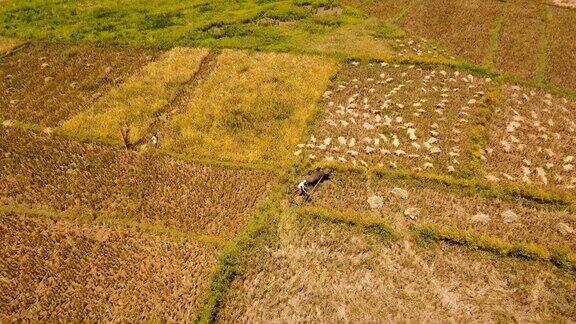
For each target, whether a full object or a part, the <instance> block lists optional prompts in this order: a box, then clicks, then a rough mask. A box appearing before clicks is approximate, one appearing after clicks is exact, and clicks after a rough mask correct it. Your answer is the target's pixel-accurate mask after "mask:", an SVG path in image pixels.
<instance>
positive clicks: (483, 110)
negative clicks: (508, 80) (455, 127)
mask: <svg viewBox="0 0 576 324" xmlns="http://www.w3.org/2000/svg"><path fill="white" fill-rule="evenodd" d="M501 96H502V85H501V84H500V83H494V84H492V86H491V88H490V90H489V92H488V93H487V94H486V95H485V96H484V97H483V98H482V102H481V104H480V108H479V109H478V111H477V112H476V113H475V115H474V119H473V121H472V125H471V126H470V129H469V130H468V136H467V138H468V143H467V149H466V161H465V162H464V163H463V164H462V166H460V168H459V171H460V173H461V175H462V176H463V177H465V178H471V177H473V176H476V175H477V171H478V169H479V168H480V165H481V163H482V154H483V152H484V149H485V148H486V146H487V145H488V133H489V125H490V121H491V120H492V117H493V115H494V111H495V109H496V107H497V106H498V105H499V104H500V99H501Z"/></svg>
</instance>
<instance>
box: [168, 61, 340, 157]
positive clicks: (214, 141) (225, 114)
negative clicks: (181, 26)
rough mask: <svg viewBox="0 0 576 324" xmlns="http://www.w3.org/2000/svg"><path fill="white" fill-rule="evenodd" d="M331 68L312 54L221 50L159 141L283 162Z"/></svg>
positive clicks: (191, 150)
mask: <svg viewBox="0 0 576 324" xmlns="http://www.w3.org/2000/svg"><path fill="white" fill-rule="evenodd" d="M335 69H336V64H335V62H333V61H331V60H325V59H322V58H318V57H311V56H302V55H291V54H266V53H254V54H250V53H247V52H240V51H231V50H225V51H223V52H222V54H221V55H219V56H218V60H217V63H216V67H215V69H214V71H213V72H212V74H210V76H209V77H208V78H207V79H206V80H205V82H204V83H202V84H201V85H200V86H199V87H198V88H197V89H196V91H195V95H194V97H193V98H192V100H191V101H190V103H189V104H188V106H187V109H186V110H185V112H184V113H182V114H179V115H176V116H175V117H174V119H173V120H172V121H170V122H169V124H168V125H167V127H168V128H169V130H168V134H167V135H166V139H165V141H164V142H165V144H163V145H165V147H167V148H168V149H170V150H172V151H175V152H183V153H184V154H186V155H190V156H200V157H211V158H218V159H225V160H235V161H243V162H261V161H264V162H272V163H283V162H284V161H286V160H289V159H290V158H291V157H292V155H291V154H290V150H291V148H292V147H294V146H295V145H296V144H297V143H298V141H299V140H300V138H301V136H302V132H303V128H304V127H305V126H306V122H307V121H308V120H309V119H310V118H311V117H312V116H313V115H314V114H315V113H316V110H317V109H316V108H317V107H316V105H317V100H318V99H319V98H320V97H321V94H322V91H323V90H324V89H325V88H326V87H327V84H328V82H329V79H330V77H331V76H332V75H333V74H334V73H335Z"/></svg>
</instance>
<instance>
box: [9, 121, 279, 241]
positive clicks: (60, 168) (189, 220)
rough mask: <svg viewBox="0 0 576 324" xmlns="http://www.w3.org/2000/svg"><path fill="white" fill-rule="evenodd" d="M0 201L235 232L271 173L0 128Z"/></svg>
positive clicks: (211, 232) (271, 178)
mask: <svg viewBox="0 0 576 324" xmlns="http://www.w3.org/2000/svg"><path fill="white" fill-rule="evenodd" d="M0 134H1V135H0V156H2V163H1V164H0V169H1V173H0V205H7V206H26V207H30V208H36V209H48V210H55V211H59V212H69V213H73V214H88V215H93V216H94V217H97V216H101V217H109V218H113V219H120V220H132V221H138V222H144V223H150V224H156V225H162V226H168V227H174V228H179V229H183V230H187V231H191V232H193V233H196V234H204V235H214V236H220V237H231V236H233V235H234V234H235V233H237V232H238V231H239V229H240V228H241V227H242V226H243V225H244V224H245V223H246V222H247V220H248V218H249V217H250V215H251V214H252V212H253V211H254V209H255V207H256V205H257V204H258V203H259V202H260V201H261V200H262V199H263V198H264V197H265V196H266V195H267V193H268V191H269V190H270V188H271V186H272V184H273V182H274V175H273V174H270V173H268V172H264V171H254V170H248V169H246V170H242V169H228V168H219V167H211V166H203V165H199V164H192V163H186V162H183V161H180V160H175V159H173V158H169V157H165V156H162V155H159V154H150V155H140V154H137V153H135V152H126V151H122V150H118V149H116V148H112V147H108V146H101V145H97V144H89V143H82V142H77V141H74V140H69V139H65V138H63V137H60V136H57V135H50V134H45V133H36V132H32V131H23V130H19V129H17V128H14V127H2V128H0Z"/></svg>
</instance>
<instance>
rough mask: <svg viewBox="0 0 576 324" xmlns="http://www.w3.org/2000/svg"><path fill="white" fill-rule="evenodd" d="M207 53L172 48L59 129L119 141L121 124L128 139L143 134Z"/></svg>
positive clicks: (77, 134) (194, 71)
mask: <svg viewBox="0 0 576 324" xmlns="http://www.w3.org/2000/svg"><path fill="white" fill-rule="evenodd" d="M207 54H208V50H206V49H193V48H174V49H172V50H170V51H168V52H166V53H164V55H162V56H161V57H160V58H159V59H158V61H155V62H152V63H150V64H148V65H146V66H145V67H144V68H143V69H142V70H141V71H139V72H138V73H136V74H135V75H133V76H132V77H131V78H130V79H128V80H127V81H126V82H125V83H124V84H122V85H121V86H119V87H118V88H115V89H112V90H111V91H110V92H109V93H108V94H106V96H104V97H103V98H101V99H100V100H99V101H98V102H97V103H96V104H95V106H94V108H93V109H92V110H90V111H88V112H85V113H83V114H80V115H77V116H75V117H73V118H72V119H70V120H68V121H66V123H64V125H63V129H64V130H66V131H67V132H69V133H71V134H73V135H75V136H79V137H84V138H104V139H112V140H116V141H121V140H122V137H121V131H122V129H123V128H124V127H127V128H128V129H129V130H130V133H129V135H130V138H131V140H132V142H133V143H134V142H136V141H138V140H139V139H140V138H142V137H144V136H146V137H148V136H151V134H146V131H147V130H148V129H149V127H150V125H151V124H152V123H153V121H154V117H155V116H154V114H156V113H158V112H159V111H161V110H162V109H164V108H165V107H167V106H169V104H170V103H171V102H172V100H174V98H175V97H176V95H177V94H178V93H179V91H180V89H181V87H182V85H183V84H184V83H186V82H188V81H189V80H190V79H191V78H192V77H193V76H194V74H195V73H196V71H197V70H198V68H199V67H200V63H201V62H202V59H203V58H204V57H205V56H206V55H207Z"/></svg>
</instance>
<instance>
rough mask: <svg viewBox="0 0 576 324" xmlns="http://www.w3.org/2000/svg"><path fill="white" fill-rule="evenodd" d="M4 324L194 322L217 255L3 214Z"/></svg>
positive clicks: (0, 299) (0, 284) (194, 246)
mask: <svg viewBox="0 0 576 324" xmlns="http://www.w3.org/2000/svg"><path fill="white" fill-rule="evenodd" d="M0 220H1V221H0V291H2V294H0V321H2V322H4V321H6V322H12V321H24V322H28V321H31V322H109V321H114V322H150V321H168V322H191V321H192V320H193V319H194V314H195V312H196V310H197V309H198V306H199V303H200V302H201V297H202V293H203V292H204V290H205V289H206V288H207V286H208V284H209V277H210V274H211V272H212V271H213V269H214V267H215V265H216V261H217V255H216V253H217V251H216V250H214V248H207V247H203V246H201V245H199V244H198V243H195V242H190V241H188V242H184V241H171V240H169V239H167V238H166V237H160V236H153V235H144V234H141V233H136V232H129V231H126V230H122V229H111V228H104V227H100V226H86V225H79V224H75V223H72V222H67V221H54V220H50V219H45V218H35V217H28V216H25V215H21V214H19V215H16V214H0Z"/></svg>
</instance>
